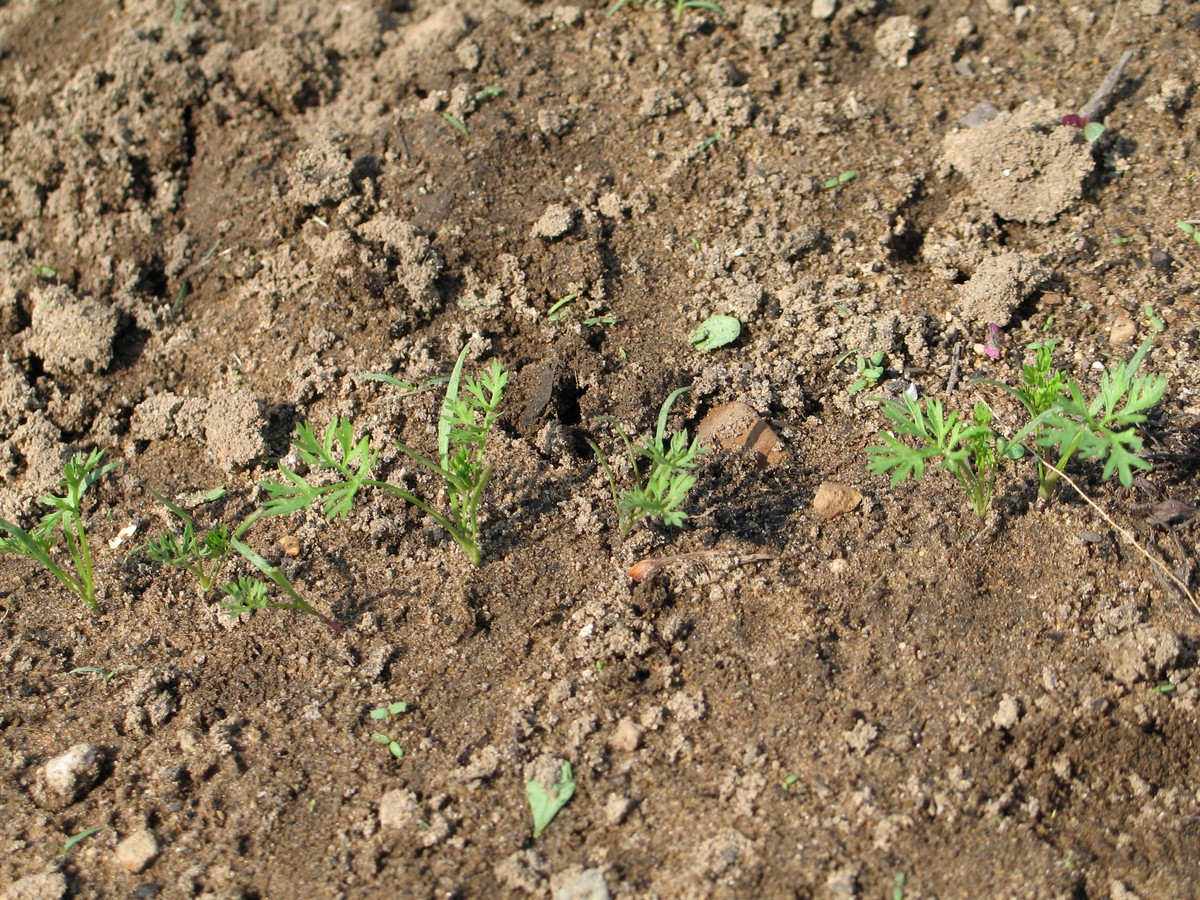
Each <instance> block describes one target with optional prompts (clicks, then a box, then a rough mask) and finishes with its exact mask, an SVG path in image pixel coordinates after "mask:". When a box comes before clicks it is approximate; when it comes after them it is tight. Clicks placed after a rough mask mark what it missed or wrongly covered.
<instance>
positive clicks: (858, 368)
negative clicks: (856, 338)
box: [834, 350, 887, 394]
mask: <svg viewBox="0 0 1200 900" xmlns="http://www.w3.org/2000/svg"><path fill="white" fill-rule="evenodd" d="M851 356H853V357H854V371H855V374H856V375H857V376H858V377H857V378H856V379H855V381H854V383H853V384H851V385H850V387H848V388H847V390H848V391H849V392H850V393H852V394H857V393H859V392H860V391H865V390H868V389H870V390H874V389H875V388H877V387H879V383H880V382H881V381H883V376H884V373H885V371H886V366H885V365H884V363H885V361H886V359H887V357H886V355H885V354H884V352H883V351H882V350H876V351H875V352H874V353H872V354H871V355H870V356H866V355H864V354H862V353H859V352H857V351H854V350H849V351H847V352H846V353H843V354H842V355H841V356H840V357H838V359H837V362H835V363H834V366H835V367H836V366H839V365H841V364H842V362H843V361H844V360H846V359H848V358H850V357H851Z"/></svg>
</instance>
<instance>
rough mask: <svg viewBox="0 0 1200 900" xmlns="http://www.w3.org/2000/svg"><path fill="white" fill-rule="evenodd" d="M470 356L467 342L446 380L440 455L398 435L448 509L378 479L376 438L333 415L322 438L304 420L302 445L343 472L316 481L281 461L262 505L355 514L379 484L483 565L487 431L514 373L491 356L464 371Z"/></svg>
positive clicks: (306, 453)
mask: <svg viewBox="0 0 1200 900" xmlns="http://www.w3.org/2000/svg"><path fill="white" fill-rule="evenodd" d="M466 357H467V348H466V347H464V348H463V350H462V352H461V353H460V354H459V356H458V362H457V363H456V364H455V366H454V371H453V372H452V373H451V375H450V378H449V380H448V383H447V386H446V395H445V398H444V400H443V402H442V411H441V416H440V418H439V421H438V456H437V459H436V460H433V459H429V458H428V457H426V456H423V455H422V454H420V453H418V452H417V451H416V450H413V449H412V448H411V447H408V446H407V445H405V444H402V443H400V442H398V441H397V442H396V447H397V448H398V449H399V450H400V452H401V453H403V454H404V455H405V456H407V457H409V458H410V459H412V460H413V461H415V462H417V463H419V464H420V465H421V466H423V467H424V468H426V469H428V470H429V471H430V472H433V473H434V474H436V475H438V476H439V477H440V478H441V479H442V481H443V483H444V484H445V486H446V491H447V494H448V495H449V505H450V509H449V512H448V513H447V514H445V515H443V514H442V513H440V512H438V511H437V510H436V509H434V508H433V507H432V506H430V505H429V504H428V503H426V502H425V501H424V500H422V499H421V498H420V497H418V496H416V495H415V494H413V493H412V492H410V491H406V490H404V489H403V488H400V487H398V486H396V485H394V484H389V483H388V482H386V481H379V480H377V479H374V478H372V477H371V474H372V470H373V469H374V467H375V463H376V462H377V460H378V458H379V451H378V450H375V449H374V448H373V447H372V446H371V441H370V438H369V437H366V436H363V437H355V435H354V423H353V422H352V421H351V420H349V419H344V418H335V419H334V420H333V421H331V422H330V423H329V425H328V426H327V427H326V429H325V434H324V437H323V438H318V437H317V436H316V434H315V432H314V431H313V427H312V425H311V424H310V423H307V422H305V423H302V424H301V425H299V426H298V427H297V429H296V434H297V440H296V451H297V453H298V454H299V456H300V458H301V459H302V460H303V461H304V462H305V464H307V465H308V466H310V467H311V468H313V469H315V470H317V471H322V472H332V473H335V474H336V475H337V476H340V478H339V479H338V480H335V481H334V482H332V483H330V484H323V485H316V484H313V483H310V482H309V481H308V480H307V479H305V478H304V477H303V476H301V475H299V474H297V473H296V472H294V471H292V470H291V469H289V468H288V467H287V465H286V464H284V463H283V462H282V461H281V462H280V463H279V473H280V474H281V475H282V476H283V479H282V481H266V482H264V483H263V490H265V491H266V492H267V494H268V495H269V497H270V499H269V500H268V501H267V502H266V503H265V504H264V505H263V513H264V514H265V515H271V516H278V515H287V514H289V513H293V512H297V511H299V510H301V509H305V508H307V507H309V506H315V505H318V504H319V505H320V507H321V510H322V511H323V512H324V514H325V517H326V518H327V519H336V518H344V517H346V516H348V515H349V514H350V510H351V509H352V507H353V505H354V500H355V498H356V497H357V496H358V493H359V491H360V490H362V489H363V488H365V487H373V488H378V489H379V490H382V491H386V492H387V493H390V494H392V495H393V496H396V497H399V498H400V499H402V500H406V501H407V502H409V503H411V504H413V505H414V506H416V507H417V508H418V509H420V510H421V511H422V512H424V513H426V514H427V515H429V516H431V517H432V518H433V519H434V520H435V521H436V522H437V523H438V524H439V525H441V526H442V528H444V529H445V530H446V533H447V534H448V535H450V537H451V538H452V539H453V540H454V541H455V543H457V544H458V545H459V546H460V547H461V548H462V550H463V552H464V553H465V554H466V555H467V558H468V559H469V560H470V561H471V563H472V564H474V565H476V566H478V565H480V564H481V562H482V560H483V554H482V551H481V549H480V546H479V508H480V504H481V502H482V500H483V492H484V489H485V488H486V487H487V484H488V481H489V480H490V479H491V476H492V469H493V467H492V465H490V464H489V463H487V460H486V454H485V450H486V447H487V438H488V435H489V434H490V433H491V430H492V426H493V425H494V424H495V422H496V419H497V418H499V415H500V412H499V409H500V402H501V399H502V397H503V394H504V387H505V385H506V384H507V383H508V373H507V372H506V371H505V370H504V367H503V366H501V365H500V362H499V360H492V364H491V366H490V367H489V368H488V369H486V370H485V371H483V372H481V373H480V374H479V376H478V377H476V378H470V377H467V378H463V377H462V368H463V363H464V362H465V360H466ZM365 377H367V378H369V379H372V380H376V381H384V382H387V383H389V384H392V385H396V386H399V387H401V388H404V389H409V390H412V386H411V385H409V384H407V383H406V382H402V381H399V380H398V379H396V378H393V377H392V376H390V375H377V374H373V375H367V376H365ZM460 383H461V386H462V388H463V390H462V391H461V392H460V390H459V386H460Z"/></svg>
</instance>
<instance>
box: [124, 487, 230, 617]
mask: <svg viewBox="0 0 1200 900" xmlns="http://www.w3.org/2000/svg"><path fill="white" fill-rule="evenodd" d="M150 493H152V494H153V495H154V496H155V497H157V498H158V501H159V502H160V503H162V505H163V506H165V507H166V508H167V509H169V510H170V511H171V512H172V513H173V514H174V515H175V516H176V517H177V518H178V519H179V520H180V521H181V522H182V523H183V530H182V531H179V532H167V533H166V534H161V535H159V536H158V537H156V538H151V539H150V540H148V541H147V542H146V543H145V544H143V545H142V546H141V547H138V548H137V549H135V550H133V551H131V552H130V554H129V555H130V556H133V555H134V554H135V553H140V552H143V551H144V552H145V554H146V555H147V556H148V557H150V559H152V560H154V562H156V563H159V564H161V565H164V566H178V567H179V568H182V569H186V570H187V571H189V572H191V573H192V574H193V575H195V576H196V584H197V586H198V587H199V588H200V596H202V597H207V596H208V595H209V594H210V593H212V591H213V589H214V588H215V587H216V585H217V581H218V577H219V576H220V574H221V569H222V568H223V567H224V565H225V561H226V560H227V559H229V556H230V554H231V553H233V545H232V543H231V540H232V538H233V537H234V536H235V534H233V533H231V532H230V530H229V526H228V525H225V524H220V525H217V526H216V527H215V528H210V529H209V530H208V531H206V532H205V533H204V535H203V536H202V537H200V536H198V535H197V533H196V522H195V520H194V519H193V518H192V517H191V515H189V514H188V512H187V511H186V510H184V509H183V507H181V506H177V505H176V504H174V503H172V502H171V501H170V500H168V499H167V498H166V497H164V496H163V495H162V494H160V493H158V491H156V490H154V489H153V488H151V489H150ZM218 496H224V489H222V490H221V493H220V495H218ZM248 527H249V522H245V523H243V524H242V525H241V526H240V527H239V529H238V530H237V532H236V536H238V537H240V536H241V535H242V534H244V533H245V532H246V529H247V528H248Z"/></svg>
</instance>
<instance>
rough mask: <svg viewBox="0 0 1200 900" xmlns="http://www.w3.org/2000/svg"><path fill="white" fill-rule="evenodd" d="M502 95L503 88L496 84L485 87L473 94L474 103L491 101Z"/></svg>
mask: <svg viewBox="0 0 1200 900" xmlns="http://www.w3.org/2000/svg"><path fill="white" fill-rule="evenodd" d="M503 93H504V88H502V87H500V85H498V84H493V85H492V86H491V87H485V88H484V89H483V90H481V91H479V92H478V93H477V94H475V100H476V102H479V103H482V102H483V101H485V100H491V99H493V98H494V97H499V96H500V95H501V94H503Z"/></svg>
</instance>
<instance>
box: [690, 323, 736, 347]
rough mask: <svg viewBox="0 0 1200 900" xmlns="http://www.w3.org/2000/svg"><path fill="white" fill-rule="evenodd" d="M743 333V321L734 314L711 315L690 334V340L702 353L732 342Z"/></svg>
mask: <svg viewBox="0 0 1200 900" xmlns="http://www.w3.org/2000/svg"><path fill="white" fill-rule="evenodd" d="M741 333H742V323H741V322H739V321H738V320H737V319H736V318H734V317H733V316H709V317H708V318H707V319H705V320H704V321H703V322H702V323H701V324H700V327H699V328H697V329H696V330H695V331H693V332H692V333H691V334H689V335H688V341H689V342H690V343H691V345H692V346H693V347H695V348H696V349H697V350H699V351H701V352H702V353H707V352H709V351H710V350H716V349H718V348H719V347H724V346H726V345H728V344H732V343H733V342H734V341H736V340H737V339H738V336H739V335H741Z"/></svg>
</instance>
